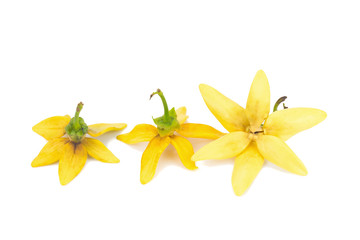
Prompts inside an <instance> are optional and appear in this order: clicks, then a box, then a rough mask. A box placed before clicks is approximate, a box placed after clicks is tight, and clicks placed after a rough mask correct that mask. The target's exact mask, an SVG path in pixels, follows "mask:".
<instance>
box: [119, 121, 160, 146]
mask: <svg viewBox="0 0 360 240" xmlns="http://www.w3.org/2000/svg"><path fill="white" fill-rule="evenodd" d="M156 135H158V130H157V129H156V127H154V126H153V125H150V124H139V125H136V126H135V127H134V129H133V130H131V132H129V133H126V134H121V135H119V136H117V137H116V139H117V140H120V141H122V142H124V143H127V144H135V143H139V142H147V141H150V140H151V139H153V138H154V137H155V136H156Z"/></svg>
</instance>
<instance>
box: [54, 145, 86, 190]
mask: <svg viewBox="0 0 360 240" xmlns="http://www.w3.org/2000/svg"><path fill="white" fill-rule="evenodd" d="M86 158H87V153H86V149H85V147H84V146H83V145H82V144H81V143H80V144H73V143H72V142H69V143H67V144H66V145H65V146H64V154H63V155H62V157H61V158H60V161H59V179H60V183H61V185H66V184H68V183H69V182H71V181H72V180H73V179H74V178H75V177H76V176H77V175H78V174H79V173H80V172H81V170H82V169H83V167H84V165H85V162H86Z"/></svg>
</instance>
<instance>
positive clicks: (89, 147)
mask: <svg viewBox="0 0 360 240" xmlns="http://www.w3.org/2000/svg"><path fill="white" fill-rule="evenodd" d="M82 107H83V104H82V103H79V104H78V107H77V109H76V113H75V117H74V118H72V119H71V118H70V116H68V115H66V116H56V117H50V118H47V119H45V120H43V121H41V122H40V123H38V124H36V125H35V126H34V127H33V128H32V129H33V131H34V132H36V133H37V134H39V135H40V136H42V137H44V138H45V139H47V140H48V143H47V144H46V145H45V146H44V147H43V149H42V150H41V151H40V153H39V155H38V156H37V157H36V158H35V159H34V160H33V161H32V163H31V166H32V167H40V166H45V165H49V164H52V163H55V162H57V161H59V179H60V183H61V184H62V185H66V184H68V183H69V182H71V181H72V180H73V179H74V178H75V177H76V176H77V175H78V174H79V173H80V171H81V170H82V168H83V167H84V165H85V162H86V159H87V155H88V154H89V155H90V156H92V157H93V158H95V159H97V160H99V161H101V162H105V163H118V162H119V159H118V158H117V157H115V155H114V154H112V153H111V152H110V150H109V149H107V148H106V147H105V145H104V144H103V143H102V142H100V141H99V140H96V139H94V138H88V137H86V134H87V133H88V134H89V135H90V136H92V137H98V136H100V135H102V134H104V133H106V132H109V131H118V130H121V129H124V128H125V127H126V124H124V123H114V124H106V123H99V124H93V125H89V126H87V125H86V124H85V122H84V120H83V119H82V118H81V117H79V114H80V111H81V109H82Z"/></svg>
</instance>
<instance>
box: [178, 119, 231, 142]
mask: <svg viewBox="0 0 360 240" xmlns="http://www.w3.org/2000/svg"><path fill="white" fill-rule="evenodd" d="M176 132H177V133H179V134H181V135H182V136H184V137H190V138H207V139H217V138H219V137H222V136H224V135H225V133H222V132H220V131H218V130H216V129H215V128H213V127H210V126H209V125H205V124H197V123H184V124H181V126H180V129H179V130H177V131H176Z"/></svg>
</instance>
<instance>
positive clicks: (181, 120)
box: [176, 107, 189, 125]
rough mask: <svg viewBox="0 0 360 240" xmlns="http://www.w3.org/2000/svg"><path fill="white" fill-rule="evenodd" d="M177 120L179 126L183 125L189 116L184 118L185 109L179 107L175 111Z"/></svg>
mask: <svg viewBox="0 0 360 240" xmlns="http://www.w3.org/2000/svg"><path fill="white" fill-rule="evenodd" d="M176 115H177V120H178V122H179V124H180V125H181V124H183V123H184V122H185V121H186V119H188V118H189V116H186V107H181V108H178V109H177V110H176Z"/></svg>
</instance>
